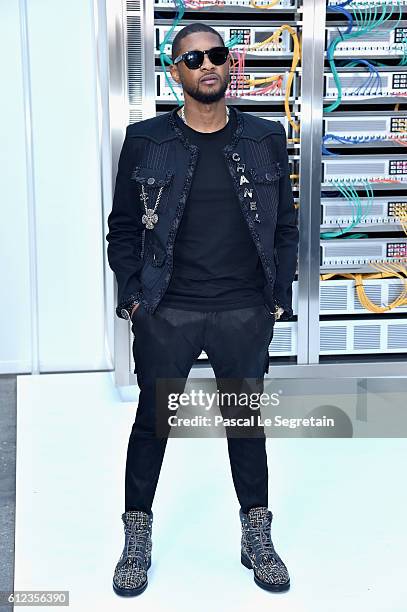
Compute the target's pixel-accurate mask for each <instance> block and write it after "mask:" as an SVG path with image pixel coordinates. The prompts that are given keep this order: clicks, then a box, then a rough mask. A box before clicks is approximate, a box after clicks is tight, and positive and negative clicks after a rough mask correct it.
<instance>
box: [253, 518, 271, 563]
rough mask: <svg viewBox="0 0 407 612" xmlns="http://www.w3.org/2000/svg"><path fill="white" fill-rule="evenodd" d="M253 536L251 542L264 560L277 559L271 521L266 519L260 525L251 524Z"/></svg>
mask: <svg viewBox="0 0 407 612" xmlns="http://www.w3.org/2000/svg"><path fill="white" fill-rule="evenodd" d="M250 530H251V532H252V535H253V538H251V544H252V545H253V548H254V549H255V551H256V552H257V553H258V554H259V555H260V558H261V559H262V560H263V561H272V560H277V556H276V554H277V553H276V551H275V549H274V545H273V542H272V540H271V535H270V521H268V520H265V521H264V522H263V523H262V524H261V525H259V526H258V527H252V526H250Z"/></svg>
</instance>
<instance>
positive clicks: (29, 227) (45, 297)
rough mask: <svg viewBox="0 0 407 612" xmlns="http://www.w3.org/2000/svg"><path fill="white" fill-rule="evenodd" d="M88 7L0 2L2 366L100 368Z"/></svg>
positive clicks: (100, 276)
mask: <svg viewBox="0 0 407 612" xmlns="http://www.w3.org/2000/svg"><path fill="white" fill-rule="evenodd" d="M20 5H21V6H20ZM19 7H20V8H21V9H22V10H21V14H20V15H19ZM93 10H94V7H93V0H70V1H69V2H66V0H29V1H26V0H20V2H19V1H18V0H7V2H2V3H1V5H0V22H1V26H0V27H1V28H2V30H3V29H4V33H3V32H2V35H1V36H0V39H1V42H0V45H1V50H2V52H1V54H0V55H1V60H0V61H1V62H2V64H3V66H2V67H3V70H2V74H3V76H2V80H3V85H4V82H5V81H6V82H7V83H8V87H7V89H8V93H9V94H10V96H4V95H3V96H2V104H3V105H5V108H4V106H3V109H4V110H3V111H2V113H1V118H0V121H1V125H2V141H3V143H4V141H5V140H7V141H8V142H9V143H10V145H9V151H6V152H5V153H4V152H3V153H2V156H5V158H6V162H5V163H4V161H3V164H2V170H6V172H3V171H2V177H1V185H0V189H1V192H0V193H1V200H2V209H3V210H4V208H5V209H6V214H5V215H4V213H3V215H2V217H3V219H2V241H1V245H0V249H1V255H2V263H3V265H2V276H1V283H2V295H3V296H4V299H3V300H1V304H0V308H1V314H2V315H3V317H2V322H1V324H0V328H1V334H2V341H1V345H0V351H1V353H0V358H1V360H2V362H3V363H2V371H20V372H21V371H33V372H35V371H38V372H54V371H55V372H56V371H82V370H84V371H85V370H93V369H104V368H108V367H109V365H108V364H107V360H106V358H105V304H104V259H103V258H104V249H105V244H104V234H103V229H104V228H103V220H102V195H101V176H100V146H99V115H98V97H97V56H96V48H95V24H94V15H93ZM24 14H25V15H26V26H27V34H28V36H27V41H28V45H27V50H28V56H27V64H28V66H27V70H28V74H29V79H28V84H29V96H28V98H29V107H30V109H31V114H30V117H31V134H32V155H30V146H29V142H28V141H29V139H25V133H26V132H25V130H26V127H27V125H30V120H29V118H27V114H26V116H25V118H26V121H25V122H24V114H23V109H24V104H26V105H27V100H28V98H27V92H26V95H25V97H24V92H23V89H24V88H23V86H22V84H23V83H24V79H23V78H22V74H21V72H22V70H21V67H20V48H21V40H22V48H23V60H24V36H23V37H22V38H21V36H20V23H21V22H24V21H25V20H24V17H23V19H20V17H21V15H24ZM22 63H23V65H24V61H23V62H22ZM5 74H6V78H4V75H5ZM5 98H6V99H5ZM28 132H30V130H28ZM26 152H28V155H27V157H28V167H30V160H31V162H32V177H33V184H32V189H30V182H29V181H28V185H29V187H28V189H27V181H26V169H25V157H26ZM2 159H3V157H2ZM5 166H6V168H5ZM29 176H30V172H29V171H28V177H29ZM31 215H32V216H31ZM5 262H7V266H5V265H4V264H5ZM30 272H31V275H30ZM30 278H31V291H30ZM33 285H35V286H34V289H33ZM30 313H33V329H34V332H33V334H32V335H33V343H30V328H29V325H30ZM36 315H38V316H36ZM6 316H7V317H8V318H7V322H6V320H5V317H6ZM31 344H33V346H31ZM7 364H8V365H7ZM13 364H17V366H16V367H15V368H14V367H13ZM27 365H28V367H27ZM37 365H38V368H37Z"/></svg>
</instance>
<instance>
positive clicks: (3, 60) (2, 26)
mask: <svg viewBox="0 0 407 612" xmlns="http://www.w3.org/2000/svg"><path fill="white" fill-rule="evenodd" d="M0 74H1V83H2V94H1V96H0V133H1V140H0V210H1V221H0V262H1V264H0V286H1V300H0V371H1V372H3V373H13V372H29V371H30V370H31V315H30V282H29V280H30V274H29V240H28V236H29V234H28V216H27V175H26V157H25V156H26V151H25V133H24V129H25V127H24V99H23V73H22V58H21V48H20V19H19V3H18V0H7V2H1V3H0Z"/></svg>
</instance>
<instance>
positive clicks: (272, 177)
mask: <svg viewBox="0 0 407 612" xmlns="http://www.w3.org/2000/svg"><path fill="white" fill-rule="evenodd" d="M250 174H251V179H252V181H253V183H254V186H255V189H256V193H257V196H258V199H259V202H260V206H261V207H262V208H263V209H264V210H265V211H266V212H267V213H268V214H270V213H271V214H272V215H274V216H275V217H277V210H278V203H279V186H280V183H279V179H280V178H281V176H283V174H284V172H283V169H282V167H281V165H280V164H279V163H278V162H276V161H273V162H271V164H269V165H268V166H257V167H255V168H250Z"/></svg>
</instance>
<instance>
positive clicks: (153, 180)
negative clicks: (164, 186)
mask: <svg viewBox="0 0 407 612" xmlns="http://www.w3.org/2000/svg"><path fill="white" fill-rule="evenodd" d="M147 183H148V184H149V185H154V183H155V178H154V177H153V176H150V178H148V179H147Z"/></svg>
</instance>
